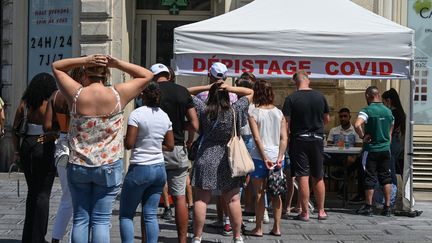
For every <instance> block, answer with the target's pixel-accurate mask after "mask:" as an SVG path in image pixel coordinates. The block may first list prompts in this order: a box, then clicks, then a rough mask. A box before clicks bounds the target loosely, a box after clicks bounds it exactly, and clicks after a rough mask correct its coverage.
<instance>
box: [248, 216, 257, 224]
mask: <svg viewBox="0 0 432 243" xmlns="http://www.w3.org/2000/svg"><path fill="white" fill-rule="evenodd" d="M247 221H248V222H249V223H255V222H256V217H255V216H253V218H250V219H248V220H247Z"/></svg>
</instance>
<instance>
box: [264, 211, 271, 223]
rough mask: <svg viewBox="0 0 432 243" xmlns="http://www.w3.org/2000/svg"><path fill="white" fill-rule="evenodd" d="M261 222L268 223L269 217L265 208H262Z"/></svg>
mask: <svg viewBox="0 0 432 243" xmlns="http://www.w3.org/2000/svg"><path fill="white" fill-rule="evenodd" d="M263 223H264V224H268V223H270V218H269V216H268V212H267V209H265V210H264V218H263Z"/></svg>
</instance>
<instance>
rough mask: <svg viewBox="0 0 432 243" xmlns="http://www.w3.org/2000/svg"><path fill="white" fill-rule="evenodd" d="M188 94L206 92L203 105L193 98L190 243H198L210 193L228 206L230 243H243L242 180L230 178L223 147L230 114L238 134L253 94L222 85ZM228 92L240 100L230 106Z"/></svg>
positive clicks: (230, 126) (228, 135) (227, 137)
mask: <svg viewBox="0 0 432 243" xmlns="http://www.w3.org/2000/svg"><path fill="white" fill-rule="evenodd" d="M188 90H189V92H190V93H191V94H193V95H195V94H198V93H200V92H203V91H208V99H207V102H206V103H204V102H203V101H201V100H200V99H198V98H197V97H193V101H194V104H195V107H196V109H197V113H198V117H199V119H200V120H199V122H200V132H202V133H203V138H202V140H201V145H200V147H199V149H198V152H197V156H196V159H195V161H194V164H193V170H192V171H193V174H192V183H191V184H192V186H193V187H194V188H195V194H194V220H193V221H194V222H193V226H194V239H193V240H192V242H193V243H198V242H201V236H202V232H203V227H204V223H205V217H206V210H207V204H208V203H209V201H210V199H211V195H212V191H213V190H220V191H222V197H223V199H224V200H225V202H226V203H227V204H228V209H229V216H230V222H231V225H232V228H233V240H234V242H235V243H239V242H243V239H242V237H241V236H240V230H241V223H242V213H241V206H240V195H239V191H240V186H241V185H242V179H243V178H241V177H234V178H232V177H231V169H230V166H229V163H228V148H227V144H228V141H229V140H230V138H231V135H232V133H233V129H234V122H233V119H234V117H233V112H235V117H236V124H235V125H236V126H237V131H239V130H240V127H242V126H243V125H244V124H246V119H245V117H246V116H245V115H244V113H245V112H247V109H248V107H249V103H250V101H251V100H252V96H253V91H252V90H251V89H248V88H243V87H233V86H230V85H227V84H225V83H223V81H217V82H215V83H213V84H210V85H205V86H198V87H191V88H189V89H188ZM229 92H231V93H235V94H237V95H239V96H242V98H240V99H239V100H237V101H236V102H234V103H233V104H232V105H231V104H230V98H229Z"/></svg>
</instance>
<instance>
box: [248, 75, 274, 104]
mask: <svg viewBox="0 0 432 243" xmlns="http://www.w3.org/2000/svg"><path fill="white" fill-rule="evenodd" d="M253 90H254V96H253V103H254V104H255V105H256V106H262V105H273V104H274V97H275V95H274V92H273V88H272V86H271V83H270V82H267V81H266V80H263V79H261V80H259V81H257V82H255V84H254V86H253Z"/></svg>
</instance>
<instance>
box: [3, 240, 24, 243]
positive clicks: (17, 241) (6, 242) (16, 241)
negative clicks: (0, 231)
mask: <svg viewBox="0 0 432 243" xmlns="http://www.w3.org/2000/svg"><path fill="white" fill-rule="evenodd" d="M20 242H21V241H20V240H12V239H0V243H20Z"/></svg>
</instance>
